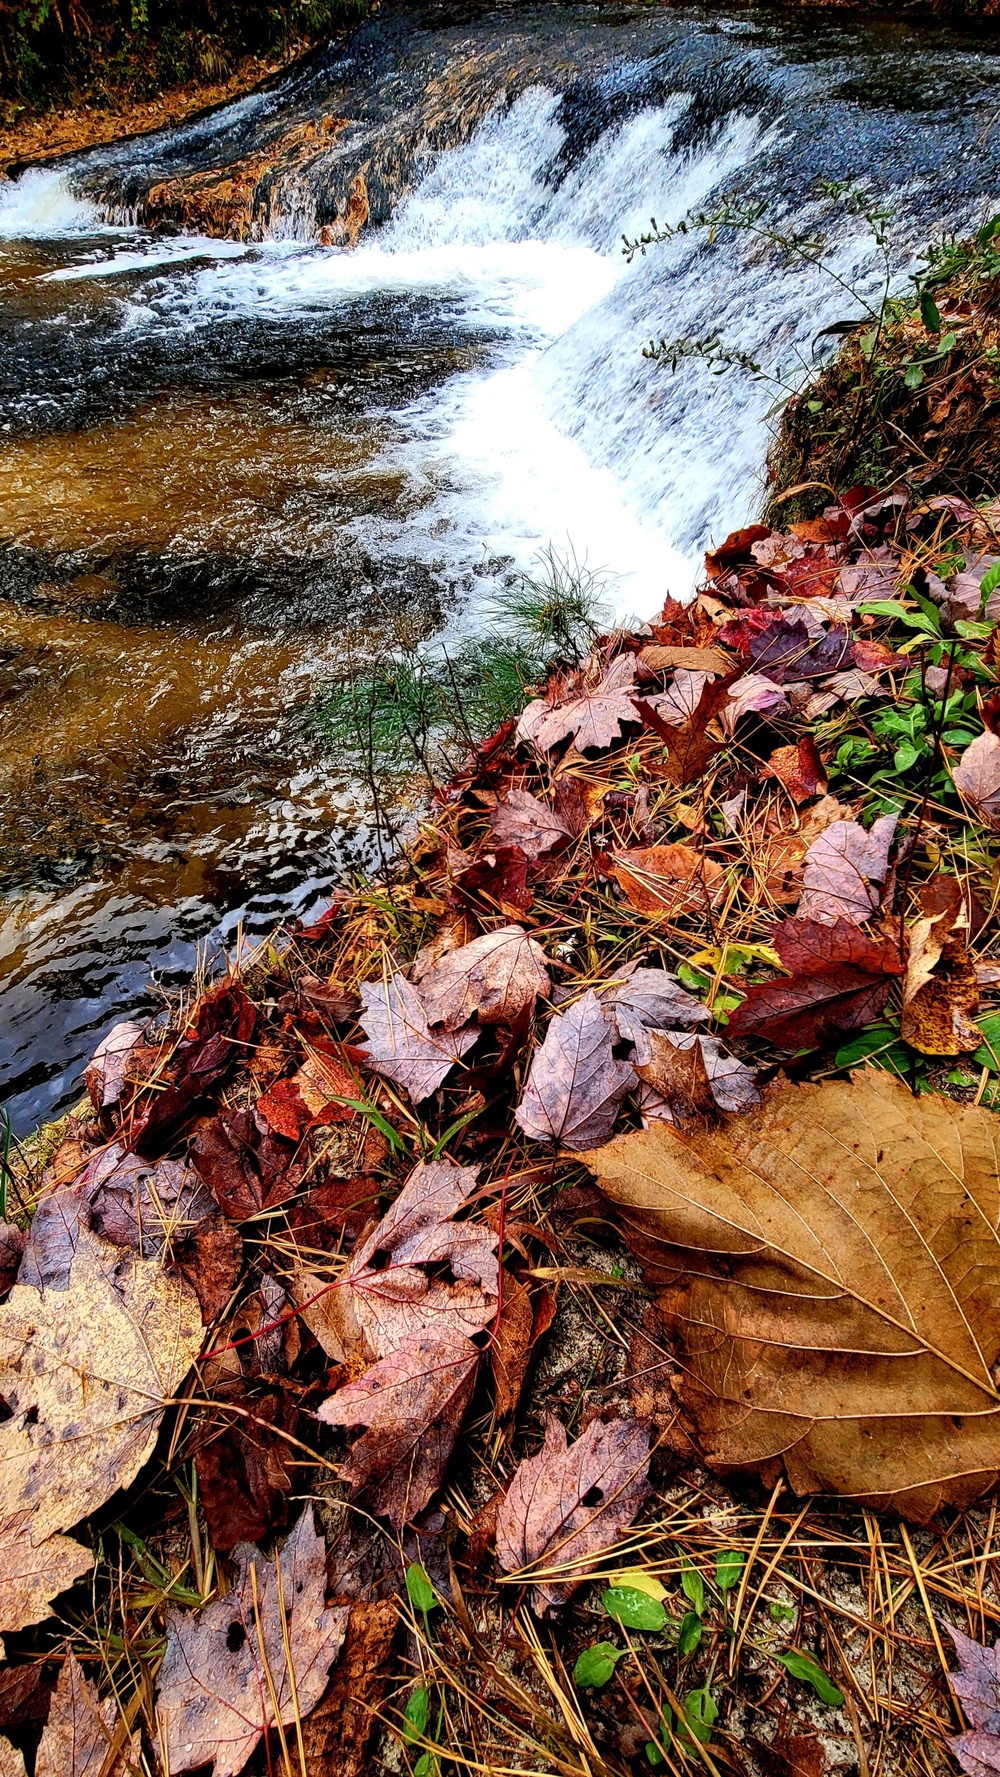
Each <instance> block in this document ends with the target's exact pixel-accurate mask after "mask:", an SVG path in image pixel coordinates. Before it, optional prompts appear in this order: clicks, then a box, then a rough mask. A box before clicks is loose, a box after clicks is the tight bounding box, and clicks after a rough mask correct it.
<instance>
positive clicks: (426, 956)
mask: <svg viewBox="0 0 1000 1777" xmlns="http://www.w3.org/2000/svg"><path fill="white" fill-rule="evenodd" d="M477 936H478V930H477V927H476V922H475V920H474V919H473V918H472V916H471V914H468V913H450V914H449V915H448V916H447V917H446V918H445V919H444V920H443V921H442V923H441V925H440V927H439V929H438V930H437V931H436V932H435V934H434V936H433V938H431V939H430V941H429V943H427V944H425V945H424V946H423V949H422V950H418V951H417V954H416V956H415V957H414V959H413V962H412V965H411V967H410V978H411V980H413V981H422V980H423V978H424V976H425V975H429V974H430V972H431V970H432V969H434V968H436V967H437V965H438V963H439V962H440V961H441V958H442V957H443V956H447V955H448V953H449V951H452V950H461V948H462V945H463V944H471V943H472V940H473V938H475V937H477Z"/></svg>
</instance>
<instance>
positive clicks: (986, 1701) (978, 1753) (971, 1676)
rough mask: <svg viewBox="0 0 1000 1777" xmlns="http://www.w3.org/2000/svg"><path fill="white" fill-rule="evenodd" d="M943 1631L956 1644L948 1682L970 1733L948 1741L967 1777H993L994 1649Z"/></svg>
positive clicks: (999, 1728) (996, 1754)
mask: <svg viewBox="0 0 1000 1777" xmlns="http://www.w3.org/2000/svg"><path fill="white" fill-rule="evenodd" d="M944 1627H945V1628H946V1629H947V1631H948V1634H949V1635H950V1636H951V1639H952V1641H953V1642H954V1643H955V1652H956V1653H957V1655H958V1671H957V1672H950V1673H949V1674H948V1682H949V1684H950V1685H951V1688H952V1690H953V1692H954V1693H955V1696H956V1697H957V1698H958V1700H959V1702H960V1703H961V1705H962V1708H963V1711H964V1713H965V1715H966V1718H967V1720H968V1721H969V1723H970V1729H969V1731H968V1732H967V1733H964V1734H955V1735H952V1736H951V1738H950V1739H949V1741H948V1745H949V1746H950V1747H951V1750H952V1752H953V1753H954V1754H955V1757H956V1758H957V1760H958V1762H959V1764H960V1765H961V1767H962V1770H963V1771H967V1772H968V1773H969V1777H994V1773H996V1772H998V1771H1000V1666H998V1663H997V1648H996V1645H994V1646H993V1647H983V1645H982V1643H981V1642H979V1641H972V1640H971V1639H970V1638H969V1636H968V1635H963V1634H962V1631H961V1630H960V1629H956V1628H954V1627H953V1626H952V1624H951V1623H945V1625H944Z"/></svg>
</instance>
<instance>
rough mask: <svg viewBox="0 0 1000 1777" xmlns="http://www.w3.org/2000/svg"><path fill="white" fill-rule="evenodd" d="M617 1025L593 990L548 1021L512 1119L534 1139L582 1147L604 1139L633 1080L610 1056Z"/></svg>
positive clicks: (625, 1067) (622, 1064) (630, 1072)
mask: <svg viewBox="0 0 1000 1777" xmlns="http://www.w3.org/2000/svg"><path fill="white" fill-rule="evenodd" d="M615 1037H616V1032H615V1027H614V1025H613V1023H612V1022H611V1019H610V1018H608V1017H607V1015H606V1014H605V1011H604V1009H603V1007H602V1005H601V1003H600V1001H599V1000H598V998H597V996H596V994H595V993H594V992H593V991H588V992H587V993H585V994H584V995H583V996H582V998H581V999H579V1000H577V1001H576V1004H575V1005H572V1006H570V1008H569V1010H568V1011H566V1012H560V1013H558V1014H557V1015H556V1016H555V1017H554V1018H553V1019H552V1020H551V1022H550V1024H549V1028H548V1030H547V1031H546V1033H545V1041H544V1042H543V1044H542V1046H541V1048H540V1049H537V1050H536V1052H535V1055H534V1057H533V1059H532V1063H531V1068H530V1071H529V1073H528V1081H527V1085H526V1086H525V1090H524V1096H523V1098H522V1099H521V1103H520V1105H519V1106H518V1108H517V1110H516V1112H515V1118H516V1120H517V1122H518V1123H519V1124H520V1126H521V1128H522V1129H523V1130H524V1133H525V1135H527V1136H530V1138H531V1139H532V1140H533V1141H561V1142H563V1143H564V1145H565V1146H566V1147H568V1148H586V1147H591V1146H595V1145H597V1144H598V1143H600V1142H602V1141H606V1140H607V1138H608V1136H609V1135H610V1133H611V1131H612V1129H613V1128H614V1125H615V1119H616V1118H617V1116H618V1112H619V1110H620V1108H621V1102H622V1099H623V1098H624V1097H625V1095H626V1093H627V1092H630V1091H631V1089H632V1087H633V1086H634V1085H635V1083H636V1075H635V1072H634V1070H633V1068H632V1067H631V1066H630V1064H629V1063H628V1062H625V1061H616V1060H615V1056H614V1044H615Z"/></svg>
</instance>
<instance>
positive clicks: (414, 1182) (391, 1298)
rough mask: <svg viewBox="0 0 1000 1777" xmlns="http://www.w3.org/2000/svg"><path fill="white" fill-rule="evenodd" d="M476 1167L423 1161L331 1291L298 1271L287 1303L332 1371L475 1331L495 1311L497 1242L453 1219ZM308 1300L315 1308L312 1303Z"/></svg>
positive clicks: (482, 1230)
mask: <svg viewBox="0 0 1000 1777" xmlns="http://www.w3.org/2000/svg"><path fill="white" fill-rule="evenodd" d="M478 1177H479V1169H478V1167H475V1166H456V1165H455V1164H454V1162H453V1161H451V1160H434V1161H431V1162H429V1163H425V1162H423V1161H421V1163H420V1164H419V1166H416V1167H414V1169H413V1171H412V1172H411V1174H410V1176H409V1178H408V1179H407V1181H406V1183H405V1185H404V1186H403V1189H402V1190H401V1191H400V1193H399V1196H398V1197H397V1198H396V1200H395V1202H394V1203H392V1204H391V1205H390V1207H389V1209H388V1210H387V1211H386V1214H385V1215H384V1216H383V1218H382V1220H381V1221H380V1222H379V1224H378V1227H377V1228H376V1229H375V1230H374V1232H373V1233H372V1234H370V1235H369V1237H368V1239H367V1240H366V1241H365V1242H364V1243H363V1245H361V1246H360V1247H359V1248H358V1250H357V1252H356V1253H355V1254H354V1257H353V1258H352V1259H351V1262H350V1264H349V1265H348V1267H347V1269H346V1271H344V1272H343V1273H342V1274H341V1276H340V1278H339V1279H338V1281H337V1286H336V1288H334V1289H330V1290H326V1291H325V1292H324V1293H321V1294H317V1283H316V1278H315V1276H314V1275H313V1274H312V1273H310V1272H309V1271H308V1270H306V1269H305V1268H304V1267H303V1268H300V1269H299V1270H298V1271H297V1272H296V1276H295V1284H294V1290H295V1299H296V1301H297V1302H298V1303H299V1304H300V1306H301V1307H302V1318H303V1319H304V1321H305V1323H306V1325H307V1326H308V1328H309V1330H310V1332H312V1333H313V1334H314V1335H315V1337H316V1338H317V1339H318V1340H319V1342H320V1344H321V1345H322V1347H323V1349H324V1351H325V1352H327V1354H328V1355H329V1356H330V1357H332V1358H333V1359H334V1361H335V1362H336V1363H344V1362H346V1361H350V1362H352V1363H357V1362H358V1361H359V1359H360V1360H361V1361H363V1362H365V1363H372V1362H374V1361H375V1360H376V1359H377V1358H382V1357H386V1356H387V1355H388V1354H389V1353H390V1352H391V1351H395V1350H396V1348H397V1347H398V1346H400V1345H404V1344H407V1343H409V1342H412V1341H415V1340H417V1339H420V1338H433V1336H434V1335H435V1333H443V1332H453V1331H454V1332H459V1333H463V1334H464V1335H466V1336H468V1335H469V1334H472V1333H477V1332H478V1331H479V1330H480V1328H481V1327H484V1326H485V1325H486V1324H487V1322H488V1321H490V1320H492V1318H493V1316H494V1314H495V1313H496V1305H497V1278H498V1272H497V1259H496V1240H497V1237H496V1235H495V1234H494V1233H493V1232H492V1230H491V1229H489V1228H486V1227H484V1226H483V1225H482V1223H481V1222H469V1221H464V1222H456V1221H454V1220H453V1219H452V1218H453V1217H454V1216H455V1215H456V1214H457V1213H458V1211H459V1210H460V1209H462V1208H463V1207H464V1205H465V1204H466V1203H467V1202H468V1199H469V1197H470V1195H471V1194H472V1192H473V1190H474V1189H475V1186H476V1181H477V1179H478ZM312 1297H316V1298H317V1299H316V1300H310V1298H312Z"/></svg>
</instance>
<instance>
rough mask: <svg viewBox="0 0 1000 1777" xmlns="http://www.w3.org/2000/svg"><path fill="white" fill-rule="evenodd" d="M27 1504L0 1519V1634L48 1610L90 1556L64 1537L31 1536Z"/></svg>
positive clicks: (87, 1567)
mask: <svg viewBox="0 0 1000 1777" xmlns="http://www.w3.org/2000/svg"><path fill="white" fill-rule="evenodd" d="M30 1522H31V1510H30V1507H26V1508H25V1509H24V1510H23V1511H20V1512H15V1513H14V1514H13V1516H12V1517H8V1518H5V1519H4V1520H3V1522H2V1523H0V1634H7V1633H8V1632H12V1631H13V1630H15V1629H26V1628H28V1627H29V1626H30V1625H31V1624H32V1623H41V1622H43V1621H44V1620H45V1618H46V1617H50V1616H51V1615H52V1611H51V1609H50V1605H51V1602H52V1599H53V1598H56V1597H57V1596H58V1594H59V1593H60V1592H65V1591H66V1590H67V1588H68V1587H69V1586H72V1585H74V1584H75V1582H76V1581H77V1580H78V1579H80V1577H81V1576H82V1575H83V1574H85V1573H89V1572H90V1569H91V1568H92V1567H93V1565H94V1557H93V1555H92V1554H91V1552H90V1550H89V1549H85V1548H83V1547H82V1546H81V1544H80V1543H77V1542H74V1541H73V1539H72V1537H69V1536H58V1535H57V1536H48V1537H46V1538H45V1541H44V1542H42V1543H39V1544H38V1546H37V1548H36V1547H35V1546H34V1544H33V1543H32V1541H31V1537H30V1534H29V1526H30Z"/></svg>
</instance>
